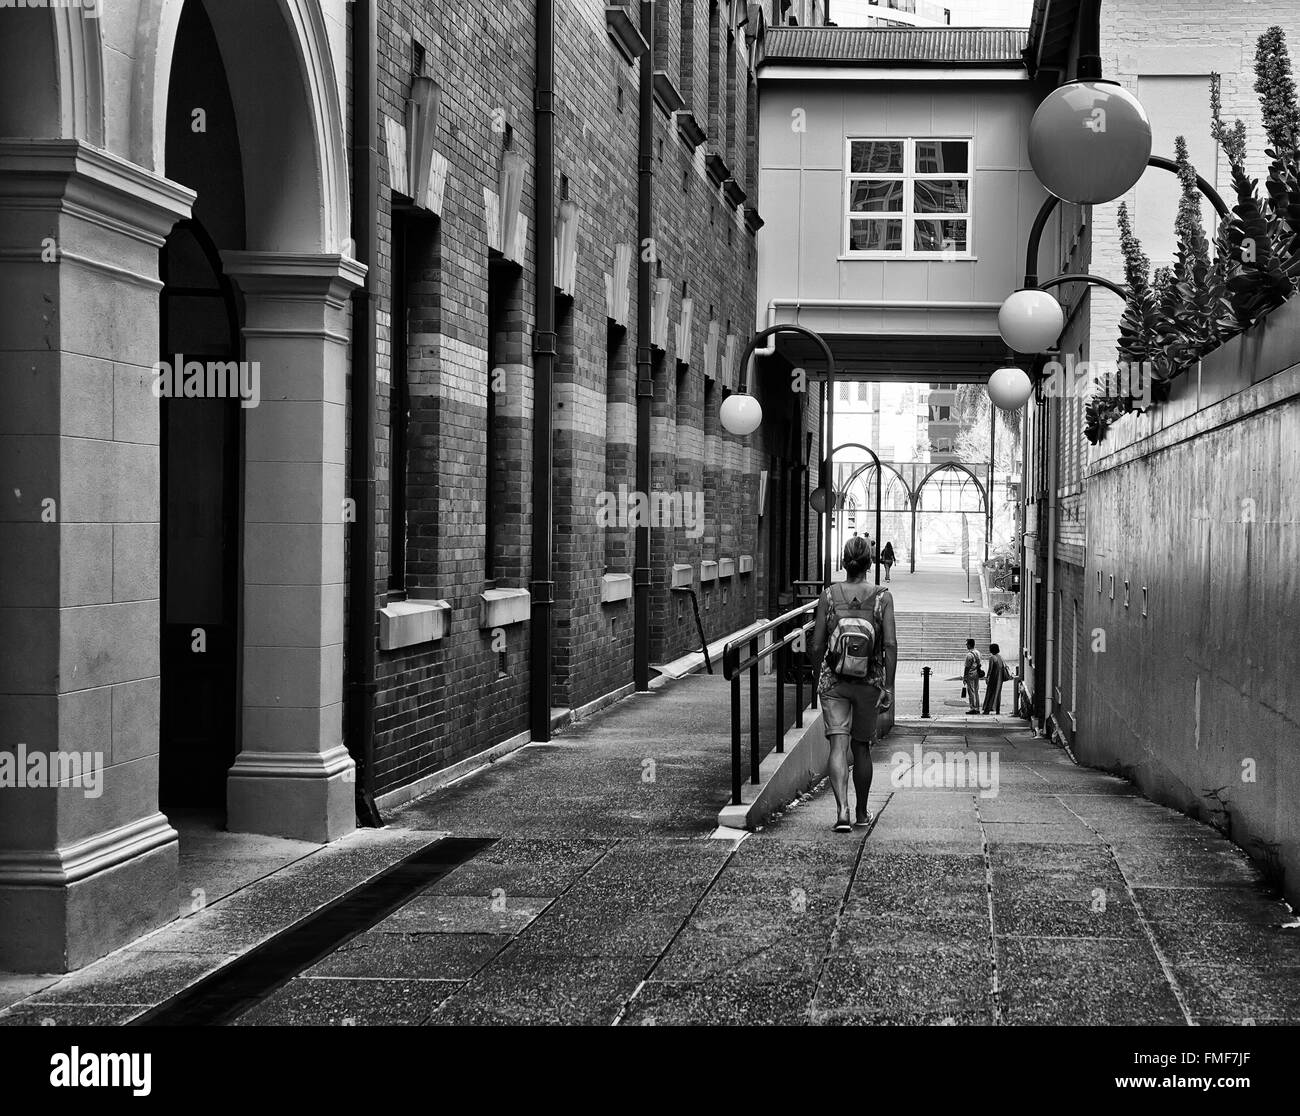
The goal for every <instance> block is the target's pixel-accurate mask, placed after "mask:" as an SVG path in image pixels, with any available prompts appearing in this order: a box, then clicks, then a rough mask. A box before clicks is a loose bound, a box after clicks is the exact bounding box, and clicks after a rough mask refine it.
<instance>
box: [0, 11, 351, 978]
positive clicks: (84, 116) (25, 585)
mask: <svg viewBox="0 0 1300 1116" xmlns="http://www.w3.org/2000/svg"><path fill="white" fill-rule="evenodd" d="M189 2H199V0H189ZM181 6H182V5H181V0H138V3H137V4H132V3H130V0H124V2H123V3H122V4H115V5H109V6H107V7H106V8H105V10H104V13H103V16H104V18H103V21H102V23H101V22H100V21H98V20H94V19H88V18H85V17H84V16H83V14H82V13H81V12H80V11H79V10H77V9H73V8H69V7H59V8H45V9H29V10H23V11H15V10H10V11H6V12H4V13H3V14H4V22H5V34H4V35H0V92H3V91H6V90H15V91H17V92H20V93H21V96H19V97H10V98H7V97H3V96H0V336H3V337H4V338H5V345H4V348H3V349H2V350H0V460H3V461H4V463H5V473H6V480H7V483H6V486H5V490H4V491H3V492H2V493H0V564H3V566H4V568H5V577H4V578H3V579H0V632H2V633H3V644H4V646H5V647H6V648H7V649H8V653H7V654H4V655H0V725H3V726H4V732H3V738H0V748H4V749H7V750H14V749H15V748H17V747H18V746H21V747H22V748H24V749H26V750H28V751H32V752H44V753H47V754H48V755H49V756H51V757H55V756H56V755H57V756H58V757H68V756H72V755H75V756H77V757H85V758H86V762H87V764H93V765H94V770H96V771H97V772H98V773H99V778H98V782H97V785H96V787H95V789H94V793H91V788H90V786H89V785H88V784H87V785H85V786H78V785H67V784H64V785H60V786H45V787H28V788H23V789H21V790H19V789H14V788H12V787H4V788H0V796H3V798H4V801H3V803H0V916H2V917H3V919H4V921H5V924H6V927H7V928H8V927H13V928H14V932H13V933H6V934H5V935H3V936H0V969H12V970H16V971H46V972H50V971H64V970H67V969H71V968H77V967H80V966H81V965H84V964H86V963H88V962H89V961H91V960H94V959H95V958H96V957H99V956H102V955H103V954H104V953H107V952H109V951H110V950H112V949H115V948H117V947H118V946H120V945H122V944H123V943H125V942H126V941H129V940H131V939H132V938H134V937H137V936H139V935H140V934H142V933H145V932H147V931H148V930H150V929H152V928H154V927H156V926H157V925H159V924H161V923H163V922H166V921H169V920H170V919H172V918H174V917H175V916H176V914H177V895H176V881H177V871H176V852H177V836H176V832H175V830H174V829H173V828H172V827H171V825H170V824H169V823H168V821H167V818H166V817H164V816H163V815H162V814H161V813H160V812H159V811H158V809H157V786H158V713H159V688H158V687H159V590H158V577H157V571H158V558H159V495H160V485H159V460H158V454H159V450H158V428H157V422H158V418H157V416H158V406H157V403H158V400H157V397H156V396H155V395H154V393H153V390H152V389H153V385H154V382H155V378H156V377H155V375H154V364H155V362H156V361H157V360H158V315H159V293H160V289H161V287H160V282H159V272H158V265H159V250H160V248H161V247H162V245H163V242H164V240H165V238H166V236H167V235H168V233H169V232H170V231H171V229H172V227H173V226H174V225H175V223H176V222H177V221H178V220H179V219H181V218H185V217H188V216H189V215H190V211H191V206H192V204H193V202H194V198H195V196H196V194H195V191H193V190H191V189H188V188H186V187H185V186H182V185H180V184H178V183H176V182H173V181H171V180H169V179H168V178H166V177H165V163H164V161H163V160H160V158H159V150H160V147H159V142H158V141H159V131H158V129H159V127H160V125H161V126H162V127H163V129H164V132H163V134H164V136H165V121H166V90H167V84H168V75H169V73H170V63H171V58H172V49H173V43H174V37H175V33H176V28H177V26H178V24H179V15H180V11H181ZM211 10H212V11H215V12H217V13H218V15H217V18H216V20H215V21H214V22H215V23H216V24H219V25H220V26H219V28H218V31H219V34H220V35H222V36H224V37H225V41H226V42H227V43H229V44H231V45H232V46H234V45H235V44H236V43H237V45H238V48H239V49H237V50H236V49H232V50H223V57H224V60H225V61H226V62H227V65H228V67H229V71H228V72H229V74H230V78H231V87H232V92H233V93H234V96H235V98H236V107H237V115H238V119H239V127H240V129H241V132H243V130H244V129H247V130H248V131H247V134H244V135H241V141H242V142H243V143H244V144H245V146H246V150H249V151H255V152H256V153H257V154H258V156H259V159H258V160H250V162H251V163H252V165H251V166H250V167H249V168H248V169H247V184H248V187H249V189H248V197H249V201H250V205H252V206H255V207H256V209H257V213H258V220H257V221H256V222H255V223H254V224H253V225H251V226H250V228H249V236H248V238H247V244H246V246H245V248H244V250H242V251H239V252H234V253H228V254H227V255H226V256H225V257H224V260H223V262H224V268H225V272H226V274H227V275H228V276H230V277H231V278H232V279H233V280H234V281H235V282H236V283H237V284H238V285H239V287H240V288H241V289H242V291H243V294H244V302H245V318H244V343H245V348H246V357H247V359H249V360H257V361H259V362H260V363H261V364H262V366H263V381H264V382H263V387H262V400H263V402H262V403H261V405H259V406H258V407H256V408H253V409H252V410H251V411H250V414H249V418H248V428H247V437H246V447H247V451H246V462H245V468H246V473H247V476H248V484H247V489H246V496H245V501H244V517H245V521H246V523H247V524H249V525H251V526H252V527H253V530H251V531H248V532H247V533H246V545H245V549H244V556H243V558H244V572H245V573H244V576H245V592H246V605H245V615H246V617H247V619H248V623H246V624H245V631H244V637H243V640H244V655H245V663H246V670H245V683H244V688H243V713H242V719H243V744H244V747H243V751H242V752H241V753H240V756H239V758H238V760H237V761H236V765H235V768H234V769H233V770H232V774H231V777H230V780H229V797H228V802H229V819H230V824H231V826H232V827H233V828H240V829H246V830H253V831H259V832H266V833H283V834H287V835H291V836H295V837H300V838H305V839H311V840H318V841H324V840H329V839H331V838H333V837H335V836H338V835H340V834H341V833H344V832H347V831H348V830H350V829H351V828H352V826H353V787H352V784H351V783H350V782H349V781H348V780H349V777H350V774H351V771H352V762H351V759H350V758H349V756H348V754H347V752H346V750H345V749H344V747H343V744H342V715H341V713H342V706H341V702H342V678H341V672H342V661H343V653H342V630H341V629H342V613H343V578H344V574H343V521H342V514H341V512H342V503H343V496H344V491H343V487H344V469H345V466H344V450H343V446H344V436H343V435H344V412H345V406H346V400H345V395H344V391H345V388H344V385H345V376H346V367H347V356H348V351H347V345H348V341H349V336H350V315H349V294H350V291H351V290H352V289H354V288H355V287H356V286H357V285H358V284H359V283H360V282H361V281H362V279H363V276H364V270H363V269H362V268H361V267H360V265H358V264H356V263H355V261H353V260H351V259H350V258H349V257H348V256H347V255H346V252H345V249H346V247H347V239H346V235H347V231H348V229H349V215H348V199H347V174H346V162H345V132H344V129H343V120H342V111H341V105H340V100H339V93H338V88H339V81H338V75H337V73H336V72H335V69H334V67H333V65H332V62H331V54H330V48H329V36H328V35H327V32H326V28H325V27H324V25H323V20H322V16H321V14H320V5H319V4H318V3H314V2H311V0H221V3H219V4H214V5H212V8H211ZM232 21H233V22H232ZM236 24H238V26H236ZM250 29H252V30H253V31H254V32H255V33H254V34H250V33H249V32H250ZM101 36H102V40H103V41H101ZM235 36H237V39H236V38H235ZM109 43H111V44H112V46H113V49H114V51H115V53H116V57H117V58H118V60H119V67H120V69H119V71H118V72H117V73H116V74H115V77H116V78H117V80H115V81H113V82H111V83H106V82H105V81H104V78H103V74H104V73H105V65H104V56H103V52H104V50H105V49H106V47H107V45H108V44H109ZM15 82H16V83H18V84H17V85H15V84H14V83H15ZM268 95H274V96H276V97H277V98H278V100H277V102H276V110H277V111H276V113H275V114H274V120H273V121H269V120H265V119H262V118H264V117H270V116H271V115H272V114H268V113H265V111H264V105H265V104H266V98H267V97H268ZM272 124H273V125H274V128H275V136H276V142H275V143H271V142H269V140H268V139H267V131H266V129H268V128H269V127H271V126H272ZM250 140H251V141H252V142H250ZM268 151H269V154H268ZM9 482H12V483H9Z"/></svg>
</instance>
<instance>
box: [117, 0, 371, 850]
mask: <svg viewBox="0 0 1300 1116" xmlns="http://www.w3.org/2000/svg"><path fill="white" fill-rule="evenodd" d="M141 2H142V5H143V6H144V7H146V8H147V9H148V10H149V15H148V19H144V18H143V17H142V22H141V25H140V26H141V29H142V32H141V33H142V41H141V42H140V43H139V44H138V46H139V49H138V52H137V57H138V58H139V59H140V72H139V73H138V74H137V76H136V82H135V86H134V91H133V97H134V100H133V105H132V126H133V134H132V148H133V151H135V152H138V157H140V158H141V159H142V160H148V161H151V162H152V163H153V165H154V166H156V167H157V168H158V169H159V170H162V171H164V173H165V174H166V175H167V176H168V178H169V179H172V180H174V181H178V182H180V183H183V184H185V185H187V186H189V187H191V188H192V189H193V190H194V191H195V192H196V194H197V198H196V199H195V201H194V205H193V215H194V222H193V223H192V224H190V225H187V226H185V227H183V228H181V229H179V230H177V232H176V233H174V234H173V236H172V238H171V239H170V240H169V241H168V244H167V248H166V252H165V260H164V266H166V267H171V265H172V263H173V257H179V256H180V255H181V254H182V253H184V254H185V258H186V259H187V260H188V262H189V264H190V266H191V270H192V272H193V273H194V275H196V276H197V277H198V279H197V282H198V286H195V285H194V284H193V283H192V282H190V281H188V280H187V281H185V282H181V281H179V279H178V278H177V276H176V275H174V274H172V273H170V272H169V273H167V274H165V275H164V282H165V283H166V286H165V288H164V290H163V292H162V303H161V308H162V310H163V313H164V316H165V319H166V320H165V322H164V327H165V329H166V331H167V336H166V337H165V338H164V346H163V348H164V353H163V359H165V360H173V361H174V359H175V356H176V354H177V353H181V354H183V355H184V357H185V361H186V362H187V364H189V363H190V362H196V363H197V364H198V365H199V366H201V367H203V366H206V368H207V370H208V371H209V377H208V383H209V384H210V385H211V386H212V390H214V391H215V392H217V393H222V392H224V393H225V395H224V397H222V398H203V399H201V400H199V401H198V404H199V405H198V406H192V405H191V404H192V401H191V400H190V399H188V398H187V399H185V400H184V405H183V406H182V407H174V406H172V404H173V403H175V402H176V401H175V400H169V401H168V403H167V408H166V413H165V414H164V420H165V421H166V422H167V423H168V424H169V425H172V424H175V423H177V422H179V423H180V424H181V426H180V428H179V429H177V430H175V431H173V433H174V434H175V435H176V436H175V437H173V438H170V439H169V443H168V445H167V446H166V447H165V449H166V453H167V462H166V469H167V472H165V473H163V478H164V481H165V489H166V490H165V491H164V492H163V493H162V505H163V518H164V520H165V521H166V522H167V528H166V538H167V542H168V547H169V553H168V555H167V556H166V557H165V558H164V562H165V566H166V572H167V575H168V588H167V596H166V598H165V599H164V602H163V604H164V613H165V615H164V622H163V628H164V635H165V643H164V648H163V654H164V657H165V658H166V659H167V663H166V664H165V665H164V668H163V670H162V675H163V678H162V683H163V688H164V693H163V695H162V700H161V705H162V713H163V716H162V718H161V719H162V721H163V722H164V723H163V725H162V732H163V735H162V738H161V744H162V747H163V749H164V750H166V749H168V748H170V749H171V753H170V754H167V753H166V752H165V754H164V755H163V756H162V757H161V758H160V767H161V768H162V770H163V773H164V778H163V785H162V788H161V790H162V794H161V801H162V803H163V804H164V805H169V806H171V805H178V804H179V805H189V804H191V803H193V804H198V805H204V806H217V807H219V806H221V805H224V806H225V814H226V817H225V822H226V827H227V828H228V829H230V830H233V831H243V832H256V833H266V834H273V835H278V836H286V837H295V838H299V839H304V840H313V841H328V840H332V839H334V838H335V837H338V836H341V835H342V834H344V833H346V832H348V831H350V830H351V829H352V828H353V827H354V825H355V813H354V805H353V798H354V784H353V781H352V773H353V770H354V765H353V762H352V759H351V757H350V755H349V754H348V751H347V748H346V747H345V745H344V742H343V681H342V680H343V637H342V629H343V610H344V534H345V529H346V524H347V523H348V522H349V518H348V513H347V508H346V500H345V495H346V491H345V475H346V464H345V453H344V446H345V436H344V432H345V426H346V418H345V416H346V409H347V394H346V374H347V365H348V346H349V343H350V334H351V329H352V322H351V313H350V309H351V307H350V302H349V293H350V292H351V290H352V289H353V288H355V287H356V286H357V285H358V284H359V283H360V281H361V279H362V277H363V276H364V269H362V268H361V267H360V266H359V265H358V264H356V263H355V261H353V260H351V259H350V257H349V256H348V255H347V251H346V249H347V241H346V236H347V233H348V231H349V218H348V205H347V186H348V180H347V169H346V160H345V158H344V150H345V146H344V145H345V136H344V131H343V126H342V113H341V109H340V100H339V83H338V74H337V72H336V70H335V68H334V65H333V52H332V50H331V48H330V46H329V36H328V33H327V31H326V28H325V25H324V22H323V18H322V15H321V11H320V6H319V4H317V3H314V2H312V0H141ZM270 106H274V110H273V111H268V109H269V107H270ZM177 262H179V261H177ZM223 312H224V318H223ZM232 320H233V321H234V322H235V323H236V325H235V329H234V330H233V335H232V331H231V330H229V329H225V330H222V329H221V328H219V325H220V322H222V321H232ZM231 361H234V362H237V365H238V369H237V371H238V379H239V387H238V390H237V392H236V394H237V396H238V398H237V399H233V400H232V398H230V395H231V393H232V385H231V383H230V380H229V377H227V378H226V379H225V381H224V382H222V378H221V377H220V376H213V375H212V374H211V366H212V365H221V364H224V363H226V362H231ZM186 376H187V380H186V383H187V384H188V369H187V370H186ZM186 411H189V412H190V414H189V415H187V416H186V417H185V418H183V419H178V418H177V416H178V415H182V414H184V413H185V412H186ZM195 431H198V432H200V436H199V437H191V436H190V435H192V434H194V433H195ZM177 468H181V469H182V472H183V473H184V474H186V475H188V477H189V478H190V480H189V481H186V480H185V479H184V477H182V478H181V480H180V482H179V483H177V474H176V472H175V471H176V469H177ZM191 483H196V484H198V486H199V488H200V489H201V491H202V492H203V493H204V503H203V511H202V516H201V517H200V522H199V523H198V527H199V529H200V534H199V535H197V536H194V535H193V534H192V536H191V538H190V539H189V542H190V544H191V550H192V552H193V553H192V559H193V561H192V563H189V564H186V563H178V562H173V561H172V560H171V559H172V555H173V553H174V550H175V546H176V545H177V540H176V538H175V535H176V531H175V530H174V529H173V524H174V523H175V522H176V521H177V518H178V516H180V517H183V516H185V515H190V516H191V517H192V516H193V515H194V514H195V508H194V493H193V492H192V491H191V489H190V484H191ZM218 536H219V538H218ZM180 545H181V547H182V548H183V547H184V541H183V540H182V541H181V543H180ZM359 560H364V559H363V558H361V559H359ZM192 567H196V568H192ZM187 578H189V579H190V580H191V581H195V582H198V583H199V584H200V585H202V586H203V591H204V593H205V594H206V596H205V598H204V599H205V601H206V602H207V605H208V607H207V610H206V619H207V622H206V623H202V622H199V621H196V620H195V619H194V617H193V615H191V613H192V612H193V608H192V607H188V606H187V607H188V611H186V612H180V611H177V610H178V609H179V608H180V606H181V603H182V602H180V601H179V600H177V599H176V597H175V594H173V593H172V591H171V589H172V587H173V586H175V585H177V584H181V585H185V584H186V579H187ZM189 604H190V605H192V602H190V603H189ZM173 606H175V607H173ZM218 606H219V607H218ZM232 608H233V613H232V611H231V609H232ZM214 651H215V653H214ZM199 656H207V658H206V659H200V658H199ZM199 663H202V664H203V665H202V667H201V669H200V668H199V667H198V665H197V664H199ZM187 687H189V688H190V689H197V690H199V691H200V692H202V693H203V694H204V695H205V701H206V702H207V704H206V705H204V704H203V702H194V703H191V702H187V701H186V700H185V694H186V688H187ZM209 711H211V712H212V713H213V716H212V717H211V720H212V721H213V723H212V724H211V725H210V726H205V725H201V724H199V723H198V722H199V721H200V720H205V721H206V720H208V719H209V718H208V716H207V715H208V713H209ZM185 755H189V756H190V757H192V762H191V761H189V760H186V759H183V758H182V757H183V756H185ZM219 771H224V773H225V774H224V778H222V777H218V774H217V773H218V772H219ZM173 775H174V776H175V777H176V778H172V776H173ZM223 782H224V786H223V785H222V784H223Z"/></svg>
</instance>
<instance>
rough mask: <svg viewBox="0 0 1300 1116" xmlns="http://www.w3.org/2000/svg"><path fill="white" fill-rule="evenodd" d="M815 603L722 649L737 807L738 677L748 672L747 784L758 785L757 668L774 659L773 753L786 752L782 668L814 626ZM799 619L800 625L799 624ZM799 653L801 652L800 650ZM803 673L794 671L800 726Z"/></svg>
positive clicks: (739, 762)
mask: <svg viewBox="0 0 1300 1116" xmlns="http://www.w3.org/2000/svg"><path fill="white" fill-rule="evenodd" d="M816 610H817V602H816V601H809V602H808V603H807V604H804V605H800V606H799V607H798V608H792V609H791V610H790V611H789V612H785V613H782V614H781V615H780V616H778V617H777V618H776V619H775V620H768V621H767V622H765V623H763V624H761V625H760V626H759V627H757V628H755V629H754V630H753V631H751V632H748V633H746V634H745V635H744V636H742V637H741V638H740V639H734V640H731V641H730V642H729V643H727V645H726V646H725V647H724V648H723V649H722V676H723V677H724V678H726V679H727V681H729V682H730V683H731V803H732V805H733V806H739V805H740V800H741V796H740V790H741V784H742V778H741V765H742V762H743V761H742V759H741V744H740V676H741V675H742V674H743V673H744V672H745V671H749V672H750V675H749V733H750V739H749V777H750V782H751V783H753V784H757V783H758V782H759V766H760V764H761V762H762V755H761V754H760V733H759V716H758V669H757V668H758V665H759V664H760V663H761V662H762V661H763V660H764V659H767V658H771V657H772V656H776V657H777V659H776V751H777V752H784V751H785V670H784V668H785V665H786V663H787V661H788V659H789V655H790V652H789V648H790V645H791V644H793V643H795V642H796V641H799V640H801V639H802V638H803V637H804V635H805V633H807V631H808V630H809V629H810V628H811V627H812V626H813V613H814V612H816ZM801 619H802V623H801V622H800V620H801ZM768 633H776V635H775V637H774V638H773V639H772V641H771V643H769V644H768V646H766V647H760V646H759V640H760V639H761V638H762V637H763V636H766V635H767V634H768ZM746 644H748V646H749V656H748V658H745V659H743V660H742V659H741V657H740V655H741V648H742V647H744V646H745V645H746ZM801 650H802V648H801ZM803 687H804V680H803V672H802V671H801V670H796V671H795V707H796V708H795V724H796V726H799V727H802V726H803ZM816 702H817V690H816V686H815V685H814V686H813V692H812V703H813V705H816Z"/></svg>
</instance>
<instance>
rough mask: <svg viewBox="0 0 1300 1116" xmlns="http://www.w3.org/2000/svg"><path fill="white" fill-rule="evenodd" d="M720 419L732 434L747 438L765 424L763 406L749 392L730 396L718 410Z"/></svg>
mask: <svg viewBox="0 0 1300 1116" xmlns="http://www.w3.org/2000/svg"><path fill="white" fill-rule="evenodd" d="M718 418H719V419H721V420H722V425H723V426H724V427H726V429H727V432H728V433H730V434H737V435H739V436H740V437H742V438H743V437H745V435H747V434H752V433H754V431H755V430H757V429H758V428H759V426H760V425H761V424H762V422H763V408H762V405H761V404H760V403H759V402H758V400H757V399H755V398H754V397H753V396H752V395H749V394H748V393H747V392H738V393H737V394H735V395H728V396H727V398H726V399H724V400H723V401H722V406H721V407H720V408H719V409H718Z"/></svg>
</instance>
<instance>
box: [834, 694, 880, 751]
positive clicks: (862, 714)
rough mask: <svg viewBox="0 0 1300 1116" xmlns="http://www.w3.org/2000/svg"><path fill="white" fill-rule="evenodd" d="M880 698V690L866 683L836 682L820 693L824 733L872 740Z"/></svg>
mask: <svg viewBox="0 0 1300 1116" xmlns="http://www.w3.org/2000/svg"><path fill="white" fill-rule="evenodd" d="M879 700H880V691H879V690H878V689H876V687H875V686H872V685H870V684H868V683H866V682H844V681H839V682H836V683H835V685H834V686H833V687H831V689H829V690H828V691H827V692H826V693H824V694H822V695H821V696H820V701H821V706H822V722H823V723H824V724H825V726H826V735H827V736H837V735H843V736H852V737H853V739H854V740H874V739H875V738H876V714H877V709H876V702H878V701H879Z"/></svg>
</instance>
